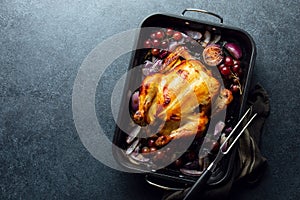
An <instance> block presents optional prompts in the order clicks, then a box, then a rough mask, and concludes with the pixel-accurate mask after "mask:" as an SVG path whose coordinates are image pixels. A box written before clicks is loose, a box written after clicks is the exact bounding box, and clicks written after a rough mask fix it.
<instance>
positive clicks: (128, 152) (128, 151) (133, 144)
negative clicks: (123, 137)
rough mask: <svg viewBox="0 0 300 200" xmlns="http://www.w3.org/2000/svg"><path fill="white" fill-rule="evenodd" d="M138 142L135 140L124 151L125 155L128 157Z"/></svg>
mask: <svg viewBox="0 0 300 200" xmlns="http://www.w3.org/2000/svg"><path fill="white" fill-rule="evenodd" d="M139 143H140V140H138V139H137V140H135V141H134V142H133V143H132V144H131V145H130V146H129V147H128V148H127V150H126V155H130V154H131V153H132V152H133V151H134V150H135V149H136V147H137V146H138V145H139Z"/></svg>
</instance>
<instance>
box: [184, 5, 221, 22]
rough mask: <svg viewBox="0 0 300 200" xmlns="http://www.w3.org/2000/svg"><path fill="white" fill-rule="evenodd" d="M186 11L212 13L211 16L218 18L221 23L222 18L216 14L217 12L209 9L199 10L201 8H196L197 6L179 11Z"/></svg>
mask: <svg viewBox="0 0 300 200" xmlns="http://www.w3.org/2000/svg"><path fill="white" fill-rule="evenodd" d="M187 11H191V12H200V13H204V14H208V15H212V16H214V17H217V18H219V19H220V23H221V24H222V23H223V18H222V17H221V16H220V15H217V14H215V13H213V12H209V11H206V10H201V9H197V8H186V9H184V11H183V12H182V13H181V15H184V14H185V13H186V12H187Z"/></svg>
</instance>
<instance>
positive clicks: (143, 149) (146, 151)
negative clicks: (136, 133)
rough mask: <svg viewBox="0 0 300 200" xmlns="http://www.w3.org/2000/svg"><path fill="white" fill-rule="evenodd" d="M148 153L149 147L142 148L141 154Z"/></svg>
mask: <svg viewBox="0 0 300 200" xmlns="http://www.w3.org/2000/svg"><path fill="white" fill-rule="evenodd" d="M149 152H150V149H149V147H143V148H142V153H149Z"/></svg>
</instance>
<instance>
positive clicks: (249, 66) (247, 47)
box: [113, 9, 256, 189]
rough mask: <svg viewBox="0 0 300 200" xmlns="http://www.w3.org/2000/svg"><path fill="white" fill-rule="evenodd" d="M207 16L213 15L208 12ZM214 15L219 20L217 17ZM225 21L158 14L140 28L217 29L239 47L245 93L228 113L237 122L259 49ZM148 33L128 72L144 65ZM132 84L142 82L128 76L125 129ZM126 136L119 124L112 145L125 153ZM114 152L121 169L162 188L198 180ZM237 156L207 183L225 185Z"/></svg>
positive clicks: (122, 114)
mask: <svg viewBox="0 0 300 200" xmlns="http://www.w3.org/2000/svg"><path fill="white" fill-rule="evenodd" d="M185 11H187V10H185ZM185 11H184V12H185ZM189 11H201V12H202V10H196V9H191V10H189ZM204 12H206V11H204ZM206 13H208V14H212V13H209V12H206ZM213 15H215V14H213ZM215 16H217V17H219V16H218V15H215ZM219 18H220V17H219ZM220 19H221V18H220ZM222 21H223V20H222V19H221V23H212V22H207V21H201V20H195V19H193V18H188V17H185V16H178V15H172V14H161V13H157V14H153V15H151V16H149V17H147V18H146V19H145V20H144V21H143V22H142V23H141V25H140V27H141V28H150V27H161V28H169V27H172V28H174V29H177V30H179V31H181V30H193V31H198V30H199V31H203V30H215V29H217V30H218V31H219V32H220V33H221V35H222V37H223V38H226V41H230V42H234V43H237V44H239V46H240V47H241V49H242V52H243V57H242V60H241V62H242V64H243V79H242V81H241V85H242V88H243V93H242V95H240V96H239V97H238V98H235V102H233V103H232V104H230V105H229V106H228V108H227V114H228V113H230V112H233V113H234V114H232V113H231V115H234V116H235V118H236V119H235V120H236V121H237V120H238V119H239V118H240V117H241V114H242V113H243V112H244V110H245V106H246V99H247V95H248V91H249V87H250V83H251V77H252V71H253V67H254V61H255V57H256V47H255V43H254V41H253V39H252V38H251V36H250V35H249V34H248V33H247V32H245V31H244V30H241V29H239V28H235V27H230V26H226V25H224V24H223V23H222ZM146 32H147V31H146ZM146 32H144V30H143V29H141V31H140V32H139V33H138V35H137V36H136V39H137V40H136V44H135V47H136V48H135V49H137V50H135V51H134V52H133V53H132V58H131V62H130V65H129V68H128V70H130V69H133V68H134V67H136V66H138V65H140V64H142V62H143V61H144V60H143V56H144V55H145V49H143V48H142V45H143V41H144V40H145V35H146V34H148V33H146ZM132 81H137V82H141V79H140V78H139V77H136V76H134V77H133V76H132V75H131V76H130V75H129V76H128V77H127V81H126V84H125V87H124V88H125V90H124V92H123V95H122V102H121V107H120V108H124V109H120V113H119V118H118V119H119V120H118V121H119V122H122V124H123V125H122V126H126V124H130V123H131V119H128V105H129V97H128V93H129V92H133V91H132V88H131V89H129V88H130V87H132V86H130V82H132ZM228 115H229V114H228ZM126 137H127V134H126V133H125V132H124V131H123V130H122V129H121V128H120V127H119V126H118V125H117V126H116V129H115V134H114V139H113V143H114V144H115V145H116V146H118V147H119V148H122V149H124V151H125V149H126V148H127V147H128V146H127V144H126V142H125V141H126ZM114 152H117V153H115V154H114V156H115V159H116V160H117V161H118V163H120V165H121V166H122V167H124V168H125V169H126V171H132V172H145V173H147V179H148V180H147V181H148V182H149V183H151V184H153V185H156V186H161V187H162V188H169V189H170V188H174V187H175V188H178V187H181V186H183V187H185V186H186V185H190V184H193V183H194V182H195V181H196V180H197V178H198V177H194V176H188V175H184V174H182V173H180V172H177V171H176V170H172V169H168V168H162V169H159V170H155V171H152V172H149V171H148V170H147V169H143V168H140V167H139V166H136V165H135V164H133V163H131V162H130V161H129V160H128V159H127V156H126V155H125V154H122V153H120V151H114ZM235 154H236V150H234V151H232V153H231V154H230V156H228V157H225V158H224V159H223V160H222V162H221V164H220V166H219V167H218V169H217V170H216V172H214V173H213V175H212V177H211V178H210V180H209V182H208V184H209V185H210V186H211V187H214V186H218V185H220V184H222V183H224V182H225V181H226V180H227V179H228V177H230V175H231V171H232V167H233V165H234V161H235ZM150 179H151V180H150Z"/></svg>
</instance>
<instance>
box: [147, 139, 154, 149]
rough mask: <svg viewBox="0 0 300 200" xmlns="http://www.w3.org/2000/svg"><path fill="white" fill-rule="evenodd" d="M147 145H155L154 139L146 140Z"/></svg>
mask: <svg viewBox="0 0 300 200" xmlns="http://www.w3.org/2000/svg"><path fill="white" fill-rule="evenodd" d="M148 146H149V147H154V146H155V140H153V139H150V140H148Z"/></svg>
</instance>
